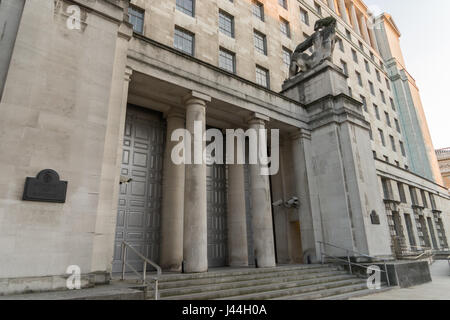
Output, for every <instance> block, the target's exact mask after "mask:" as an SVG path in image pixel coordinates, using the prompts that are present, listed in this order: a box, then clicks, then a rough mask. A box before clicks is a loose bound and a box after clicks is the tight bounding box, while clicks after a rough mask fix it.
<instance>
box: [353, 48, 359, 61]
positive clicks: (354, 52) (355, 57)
mask: <svg viewBox="0 0 450 320" xmlns="http://www.w3.org/2000/svg"><path fill="white" fill-rule="evenodd" d="M352 56H353V61H355V62H356V63H358V54H357V53H356V51H355V50H353V49H352Z"/></svg>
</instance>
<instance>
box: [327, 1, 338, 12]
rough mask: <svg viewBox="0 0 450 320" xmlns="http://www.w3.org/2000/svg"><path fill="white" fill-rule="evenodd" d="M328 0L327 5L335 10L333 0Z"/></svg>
mask: <svg viewBox="0 0 450 320" xmlns="http://www.w3.org/2000/svg"><path fill="white" fill-rule="evenodd" d="M327 1H328V7H330V9H331V10H333V11H334V12H337V11H336V6H335V5H334V0H327Z"/></svg>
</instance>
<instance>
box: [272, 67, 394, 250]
mask: <svg viewBox="0 0 450 320" xmlns="http://www.w3.org/2000/svg"><path fill="white" fill-rule="evenodd" d="M281 93H282V94H284V95H285V96H287V97H289V98H291V99H294V100H296V101H298V102H300V103H302V104H303V105H304V107H305V109H306V110H307V113H308V116H309V119H308V124H309V134H308V135H305V134H302V138H301V141H300V146H299V148H298V150H299V151H298V152H301V153H302V154H301V157H299V158H302V157H303V158H304V159H305V160H304V161H305V163H306V165H304V166H303V167H304V168H305V171H306V173H301V174H298V175H297V185H298V186H299V189H300V190H302V188H305V187H304V186H305V184H306V185H307V189H308V190H306V191H307V193H308V194H309V197H308V199H309V203H307V204H304V205H303V207H301V208H300V210H299V216H300V225H301V226H302V244H305V246H306V247H307V248H308V249H310V250H311V249H315V251H316V252H318V248H317V241H324V242H328V243H332V244H334V245H337V246H339V247H343V248H348V249H350V250H356V251H359V252H361V253H363V254H369V255H380V256H391V254H392V253H391V248H390V234H389V226H388V222H387V217H386V215H385V212H384V210H385V209H384V204H383V201H382V198H381V191H380V184H379V183H378V176H377V174H376V169H375V161H374V159H373V153H372V145H371V140H370V136H369V128H370V124H369V123H368V122H367V121H366V120H365V118H364V114H363V112H362V103H361V102H359V101H358V100H355V99H353V98H352V97H350V96H349V89H348V84H347V76H346V75H345V74H344V73H343V72H342V70H341V69H340V68H338V67H337V66H335V65H334V64H332V63H331V62H329V61H325V62H324V63H322V64H321V65H319V66H317V67H315V68H313V69H311V70H309V71H307V72H304V73H300V74H298V75H297V76H295V77H293V78H291V79H289V80H287V81H286V82H285V83H284V85H283V91H282V92H281ZM303 131H304V130H302V132H303ZM298 166H302V164H298ZM372 211H375V212H376V213H377V214H378V215H379V217H380V224H372V221H371V219H370V214H371V212H372ZM303 229H304V230H303ZM313 235H314V236H313ZM304 249H305V248H304ZM327 253H329V254H332V255H337V256H344V255H345V254H346V253H345V251H343V250H340V249H333V248H331V247H327Z"/></svg>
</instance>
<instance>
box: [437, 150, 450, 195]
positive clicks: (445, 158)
mask: <svg viewBox="0 0 450 320" xmlns="http://www.w3.org/2000/svg"><path fill="white" fill-rule="evenodd" d="M436 156H437V159H438V162H439V168H440V170H441V174H442V179H443V181H444V186H446V187H447V188H448V189H450V148H444V149H439V150H436Z"/></svg>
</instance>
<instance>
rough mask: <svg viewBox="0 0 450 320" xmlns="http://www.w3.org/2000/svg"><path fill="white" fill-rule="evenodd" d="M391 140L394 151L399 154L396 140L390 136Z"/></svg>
mask: <svg viewBox="0 0 450 320" xmlns="http://www.w3.org/2000/svg"><path fill="white" fill-rule="evenodd" d="M389 139H390V140H391V147H392V151H394V152H397V147H396V146H395V139H394V137H393V136H391V135H389Z"/></svg>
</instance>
